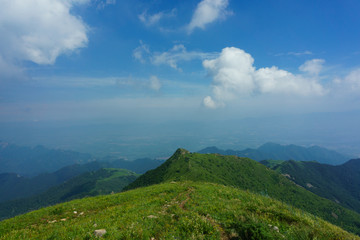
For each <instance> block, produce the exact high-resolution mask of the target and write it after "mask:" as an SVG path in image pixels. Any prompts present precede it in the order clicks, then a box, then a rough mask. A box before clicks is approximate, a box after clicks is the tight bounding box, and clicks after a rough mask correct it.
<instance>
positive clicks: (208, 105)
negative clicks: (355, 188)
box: [0, 0, 360, 159]
mask: <svg viewBox="0 0 360 240" xmlns="http://www.w3.org/2000/svg"><path fill="white" fill-rule="evenodd" d="M0 4H1V6H2V7H1V8H0V26H1V27H0V35H1V36H2V37H1V39H0V140H3V141H9V142H12V143H16V144H19V145H29V146H34V145H38V144H41V145H44V146H47V147H52V148H62V149H72V150H76V151H81V152H87V153H91V154H94V155H96V156H105V155H113V156H118V157H124V158H128V159H134V158H139V157H152V158H155V157H159V158H164V157H168V156H169V155H170V154H171V153H172V152H173V151H175V149H176V148H177V147H183V148H187V149H189V150H190V151H197V150H200V149H201V148H204V147H208V146H217V147H219V148H224V149H227V148H231V149H235V150H241V149H243V148H247V147H252V148H254V147H257V146H259V145H261V144H264V143H266V142H276V143H280V144H297V145H302V146H312V145H318V146H323V147H327V148H330V149H334V150H336V151H339V152H342V153H347V154H350V155H354V156H360V137H359V136H358V135H359V134H358V133H359V132H360V124H358V123H359V122H360V94H359V93H360V45H359V44H358V43H359V42H360V32H359V31H358V30H357V28H356V26H358V25H360V15H359V14H358V13H359V11H360V2H356V1H350V0H346V1H335V2H326V3H321V2H314V1H310V0H305V1H300V0H296V1H291V2H290V1H250V2H249V1H235V0H194V1H179V0H176V1H163V0H158V1H151V2H149V1H142V0H132V1H130V0H124V1H116V0H65V1H61V0H44V1H39V0H28V1H21V0H0Z"/></svg>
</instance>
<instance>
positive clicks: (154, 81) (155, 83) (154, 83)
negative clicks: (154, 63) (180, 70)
mask: <svg viewBox="0 0 360 240" xmlns="http://www.w3.org/2000/svg"><path fill="white" fill-rule="evenodd" d="M149 87H150V89H152V90H154V91H159V90H160V88H161V82H160V80H159V79H158V78H157V77H156V76H151V77H150V84H149Z"/></svg>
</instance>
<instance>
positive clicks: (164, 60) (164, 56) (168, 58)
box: [151, 44, 218, 71]
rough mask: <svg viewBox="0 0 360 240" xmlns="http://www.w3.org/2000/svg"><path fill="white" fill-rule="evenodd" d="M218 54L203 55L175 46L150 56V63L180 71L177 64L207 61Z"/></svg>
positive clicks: (202, 53) (181, 46)
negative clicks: (195, 60)
mask: <svg viewBox="0 0 360 240" xmlns="http://www.w3.org/2000/svg"><path fill="white" fill-rule="evenodd" d="M217 55H218V53H204V52H198V51H187V50H186V48H185V46H184V45H182V44H178V45H175V46H174V47H173V48H172V49H170V50H169V51H166V52H156V53H154V54H152V57H151V62H152V63H153V64H155V65H162V64H165V65H169V66H170V67H172V68H174V69H177V70H179V71H182V70H181V68H179V67H178V63H179V62H184V61H191V60H194V59H200V60H204V59H209V58H213V57H215V56H217Z"/></svg>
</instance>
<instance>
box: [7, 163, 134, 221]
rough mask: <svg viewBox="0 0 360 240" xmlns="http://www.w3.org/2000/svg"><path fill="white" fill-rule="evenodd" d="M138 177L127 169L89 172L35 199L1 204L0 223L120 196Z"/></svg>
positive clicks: (36, 196) (35, 196) (30, 198)
mask: <svg viewBox="0 0 360 240" xmlns="http://www.w3.org/2000/svg"><path fill="white" fill-rule="evenodd" d="M138 176H139V175H138V174H136V173H134V172H131V171H129V170H125V169H114V168H105V169H104V168H103V169H99V170H97V171H92V172H86V173H83V174H81V175H79V176H77V177H75V178H72V179H70V180H68V181H66V182H65V183H63V184H60V185H58V186H55V187H52V188H50V189H48V190H47V191H45V192H43V193H41V194H38V195H34V196H32V197H28V198H23V199H17V200H13V201H7V202H4V203H0V219H5V218H9V217H12V216H16V215H18V214H22V213H25V212H28V211H30V210H35V209H38V208H41V207H45V206H49V205H53V204H56V203H60V202H66V201H70V200H72V199H78V198H83V197H87V196H96V195H103V194H109V193H112V192H119V191H121V190H122V189H123V188H124V187H125V186H127V185H128V184H129V183H131V182H133V181H134V180H135V179H136V178H137V177H138Z"/></svg>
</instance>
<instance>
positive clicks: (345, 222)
mask: <svg viewBox="0 0 360 240" xmlns="http://www.w3.org/2000/svg"><path fill="white" fill-rule="evenodd" d="M171 181H201V182H212V183H218V184H223V185H226V186H234V187H238V188H240V189H243V190H249V191H252V192H255V193H258V194H261V195H264V196H269V197H271V198H274V199H277V200H279V201H282V202H285V203H287V204H290V205H292V206H295V207H297V208H299V209H302V210H304V211H306V212H309V213H312V214H314V215H316V216H319V217H321V218H323V219H325V220H326V221H329V222H331V223H333V224H335V225H338V226H340V227H341V228H344V229H346V230H347V231H351V232H353V233H356V234H360V214H359V213H356V212H354V211H351V210H349V209H346V208H344V207H342V206H340V205H339V204H337V203H335V202H333V201H330V200H328V199H325V198H322V197H319V196H317V195H315V194H314V193H311V192H310V191H307V190H306V189H304V188H302V187H300V186H297V185H296V184H294V183H293V182H292V181H290V180H288V179H287V178H286V177H284V176H282V175H281V174H279V173H277V172H275V171H273V170H271V169H269V168H267V167H265V166H264V165H262V164H260V163H258V162H256V161H254V160H251V159H248V158H240V157H236V156H223V155H219V154H199V153H189V152H188V151H186V150H184V149H178V150H177V151H176V153H175V154H174V155H173V156H172V157H171V158H170V159H168V160H167V161H166V162H165V163H164V164H162V165H161V166H160V167H158V168H156V169H154V170H150V171H148V172H147V173H145V174H144V175H142V176H140V177H139V178H138V179H136V180H135V181H134V182H133V183H131V184H130V185H129V186H128V187H126V188H125V189H134V188H137V187H142V186H149V185H152V184H158V183H162V182H171Z"/></svg>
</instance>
